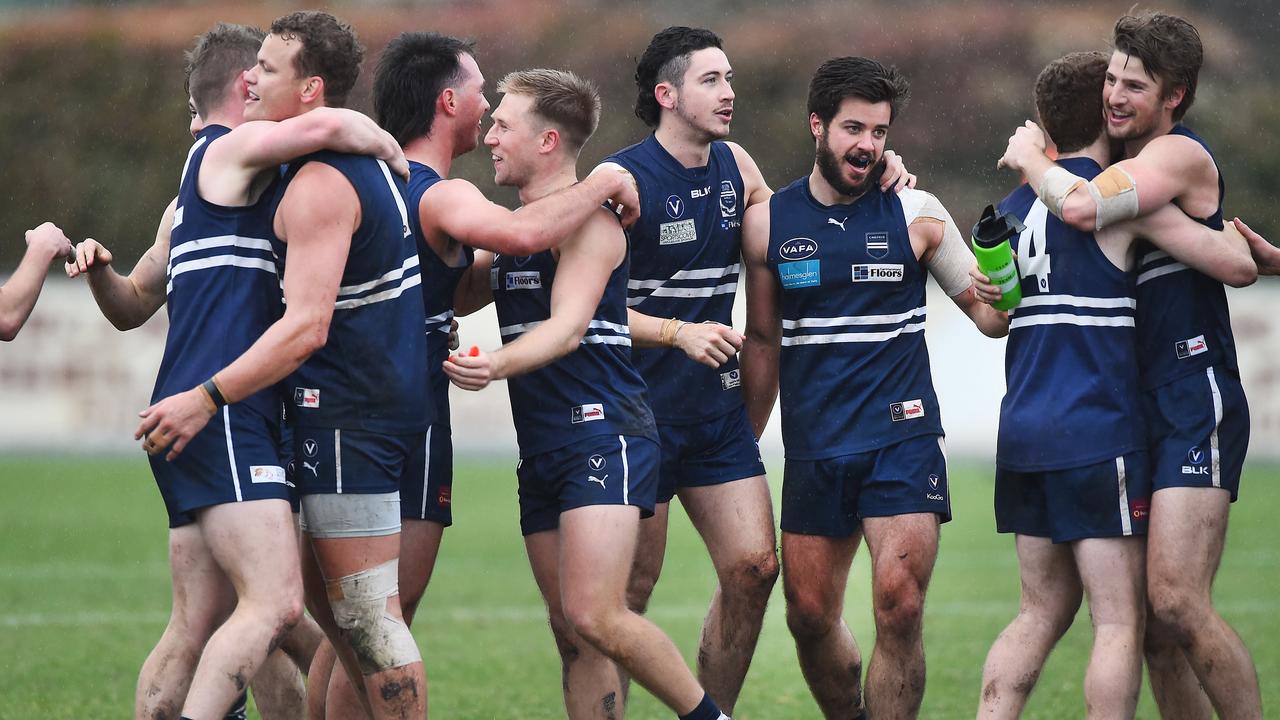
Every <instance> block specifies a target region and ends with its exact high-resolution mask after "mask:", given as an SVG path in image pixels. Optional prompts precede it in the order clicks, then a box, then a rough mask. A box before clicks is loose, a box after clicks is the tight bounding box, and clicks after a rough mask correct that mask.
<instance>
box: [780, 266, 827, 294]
mask: <svg viewBox="0 0 1280 720" xmlns="http://www.w3.org/2000/svg"><path fill="white" fill-rule="evenodd" d="M778 280H780V281H781V282H782V287H784V288H786V289H788V290H793V289H795V288H802V287H814V286H816V285H821V284H822V261H821V260H800V261H799V262H789V263H782V264H781V265H779V266H778Z"/></svg>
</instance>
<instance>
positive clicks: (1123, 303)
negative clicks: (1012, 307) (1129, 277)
mask: <svg viewBox="0 0 1280 720" xmlns="http://www.w3.org/2000/svg"><path fill="white" fill-rule="evenodd" d="M1044 305H1070V306H1072V307H1078V308H1129V309H1131V310H1132V309H1134V308H1136V307H1138V301H1137V300H1134V299H1133V298H1131V297H1109V298H1097V297H1085V296H1083V295H1029V296H1026V297H1024V298H1022V302H1020V303H1018V307H1017V308H1016V309H1021V308H1029V307H1041V306H1044Z"/></svg>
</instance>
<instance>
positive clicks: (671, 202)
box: [667, 195, 684, 220]
mask: <svg viewBox="0 0 1280 720" xmlns="http://www.w3.org/2000/svg"><path fill="white" fill-rule="evenodd" d="M667 215H669V216H670V217H671V219H672V220H679V219H680V216H681V215H684V200H681V199H680V196H679V195H672V196H670V197H668V198H667Z"/></svg>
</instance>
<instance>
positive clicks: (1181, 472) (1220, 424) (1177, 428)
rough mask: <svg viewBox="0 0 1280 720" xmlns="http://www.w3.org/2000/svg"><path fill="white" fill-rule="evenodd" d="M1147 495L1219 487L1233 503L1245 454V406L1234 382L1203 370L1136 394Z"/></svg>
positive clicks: (1233, 376)
mask: <svg viewBox="0 0 1280 720" xmlns="http://www.w3.org/2000/svg"><path fill="white" fill-rule="evenodd" d="M1142 411H1143V415H1144V416H1145V418H1146V421H1147V449H1148V450H1149V451H1150V453H1151V458H1152V466H1153V467H1152V471H1151V472H1152V477H1151V485H1152V490H1153V491H1158V490H1161V489H1163V488H1167V487H1206V488H1222V489H1223V490H1227V491H1229V492H1230V493H1231V501H1232V502H1235V500H1236V497H1237V496H1238V495H1239V493H1240V472H1241V471H1242V470H1243V469H1244V456H1245V453H1246V452H1247V451H1248V449H1249V403H1248V402H1247V401H1246V400H1245V397H1244V388H1243V387H1242V386H1241V385H1240V378H1239V377H1237V376H1236V374H1235V373H1233V372H1231V371H1230V370H1223V369H1221V368H1206V369H1205V371H1204V372H1202V373H1197V374H1195V375H1189V376H1187V377H1184V378H1180V379H1178V380H1174V381H1173V382H1171V383H1169V384H1167V385H1162V386H1160V387H1158V388H1156V389H1154V390H1148V391H1147V392H1145V393H1143V394H1142Z"/></svg>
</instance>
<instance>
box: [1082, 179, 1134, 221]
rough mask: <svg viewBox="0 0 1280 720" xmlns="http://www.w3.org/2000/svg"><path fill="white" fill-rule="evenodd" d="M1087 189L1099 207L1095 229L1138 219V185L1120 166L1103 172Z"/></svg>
mask: <svg viewBox="0 0 1280 720" xmlns="http://www.w3.org/2000/svg"><path fill="white" fill-rule="evenodd" d="M1087 187H1088V188H1089V195H1091V196H1092V197H1093V202H1094V203H1095V204H1096V205H1097V207H1098V211H1097V219H1096V221H1095V223H1094V224H1095V226H1096V227H1095V228H1094V229H1096V230H1101V229H1102V228H1104V227H1107V226H1108V225H1114V224H1115V223H1118V222H1123V221H1125V220H1132V219H1133V218H1136V217H1138V183H1137V182H1136V181H1134V179H1133V176H1132V175H1130V174H1129V173H1127V172H1125V169H1124V168H1122V167H1120V166H1119V165H1112V166H1111V167H1109V168H1107V169H1106V170H1103V171H1102V172H1101V173H1099V174H1098V176H1097V177H1095V178H1094V179H1093V180H1092V181H1091V182H1090V183H1089V184H1088V186H1087Z"/></svg>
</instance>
